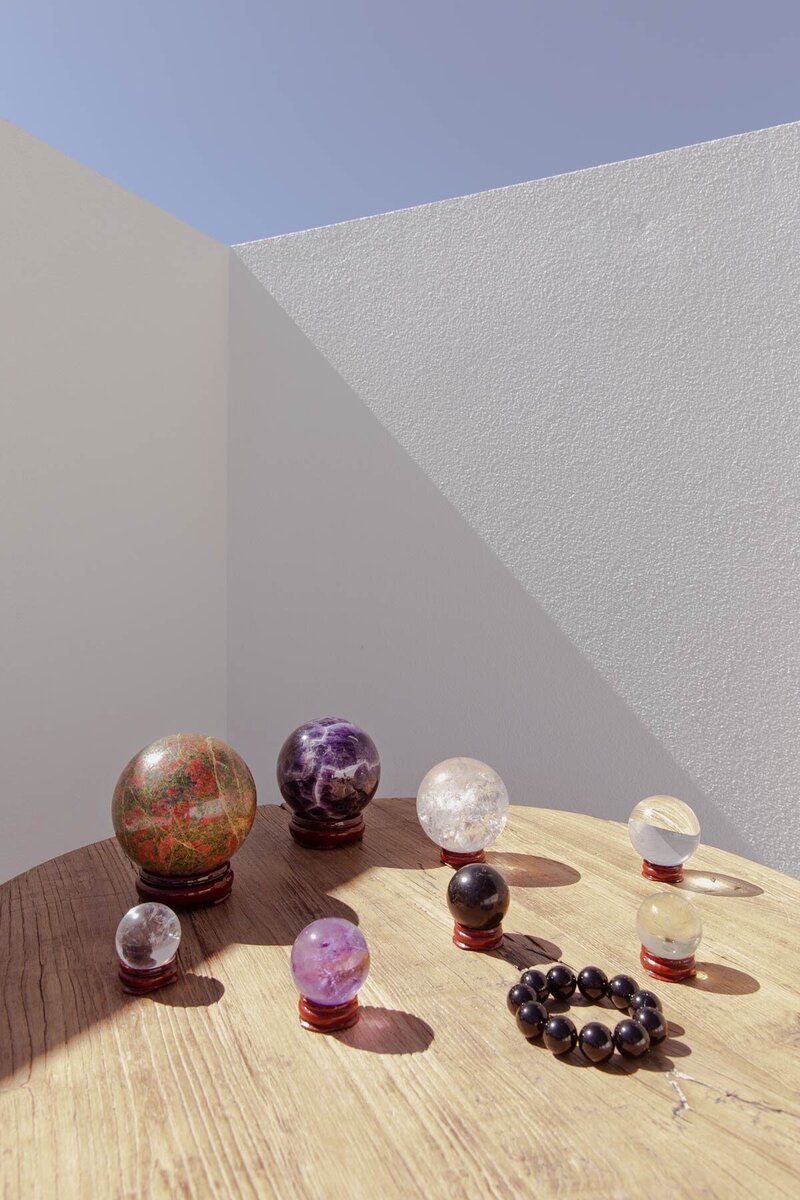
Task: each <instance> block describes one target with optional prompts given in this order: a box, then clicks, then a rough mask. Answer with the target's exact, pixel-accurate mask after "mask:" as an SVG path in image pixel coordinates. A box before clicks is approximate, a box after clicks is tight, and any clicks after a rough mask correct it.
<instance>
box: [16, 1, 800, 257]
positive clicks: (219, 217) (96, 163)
mask: <svg viewBox="0 0 800 1200" xmlns="http://www.w3.org/2000/svg"><path fill="white" fill-rule="evenodd" d="M0 113H2V115H3V116H5V117H7V118H8V119H9V120H11V121H14V122H15V123H16V124H18V125H21V126H22V127H23V128H25V129H28V130H29V131H30V132H31V133H35V134H36V135H37V136H39V137H41V138H43V139H44V140H45V141H47V142H49V143H50V144H51V145H53V146H56V147H58V148H59V149H60V150H63V151H65V152H66V153H67V154H70V155H72V156H73V157H74V158H77V159H79V160H80V161H81V162H84V163H86V164H88V165H89V166H91V167H94V168H95V169H96V170H98V171H100V172H101V173H102V174H104V175H107V176H108V177H109V178H111V179H114V180H116V181H117V182H118V183H121V184H123V185H124V186H125V187H128V188H130V189H131V190H132V191H134V192H137V193H138V194H139V195H141V196H145V197H146V198H147V199H149V200H152V201H153V202H154V203H156V204H159V205H161V206H162V207H163V208H166V209H168V210H169V211H170V212H172V213H174V214H176V215H177V216H179V217H182V218H183V219H184V220H186V221H188V222H189V223H190V224H192V225H194V226H196V227H197V228H198V229H202V230H204V231H205V232H207V233H210V234H212V235H214V236H215V237H217V238H219V239H220V240H222V241H224V242H242V241H247V240H251V239H254V238H258V237H266V236H269V235H272V234H277V233H285V232H288V231H291V230H296V229H306V228H309V227H311V226H314V225H327V224H331V223H332V222H336V221H343V220H347V219H349V218H351V217H360V216H367V215H369V214H371V213H376V212H384V211H387V210H391V209H397V208H405V207H407V206H409V205H413V204H421V203H424V202H426V201H429V200H439V199H443V198H445V197H448V196H457V195H462V194H464V193H469V192H477V191H482V190H483V189H485V188H491V187H498V186H502V185H504V184H509V183H517V182H520V181H522V180H526V179H536V178H540V177H542V176H546V175H554V174H558V173H560V172H562V171H572V170H575V169H577V168H580V167H588V166H594V165H596V164H597V163H604V162H613V161H615V160H617V159H622V158H630V157H634V156H636V155H641V154H650V153H653V152H655V151H658V150H666V149H670V148H672V147H675V146H682V145H687V144H689V143H692V142H699V141H706V140H708V139H710V138H716V137H724V136H726V135H728V134H731V133H740V132H743V131H745V130H750V129H760V128H763V127H765V126H767V125H776V124H780V123H781V122H784V121H792V120H796V119H798V118H800V3H798V0H780V2H778V0H759V2H758V3H756V2H755V0H746V2H745V0H692V2H690V0H638V2H634V0H608V2H604V0H596V2H594V3H592V2H590V0H546V2H539V0H403V2H400V0H329V2H327V3H326V2H323V0H217V2H216V3H212V2H210V0H138V2H137V3H135V4H134V3H130V2H128V3H123V2H121V0H0ZM0 169H2V164H0Z"/></svg>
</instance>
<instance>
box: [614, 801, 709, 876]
mask: <svg viewBox="0 0 800 1200" xmlns="http://www.w3.org/2000/svg"><path fill="white" fill-rule="evenodd" d="M628 835H629V837H630V839H631V843H632V844H633V848H634V850H636V852H637V853H638V854H641V856H642V858H643V859H644V860H645V862H648V863H653V864H654V865H656V866H661V867H679V866H681V865H682V864H683V863H685V862H686V860H687V858H689V857H690V856H691V855H692V854H694V852H695V850H696V849H697V846H698V844H699V842H700V822H699V821H698V819H697V816H696V814H695V812H694V810H693V809H691V808H690V807H689V805H688V804H684V802H683V800H679V799H678V798H677V796H648V798H647V799H646V800H640V801H639V803H638V804H637V805H636V807H635V808H634V810H633V812H632V813H631V815H630V818H629V820H628Z"/></svg>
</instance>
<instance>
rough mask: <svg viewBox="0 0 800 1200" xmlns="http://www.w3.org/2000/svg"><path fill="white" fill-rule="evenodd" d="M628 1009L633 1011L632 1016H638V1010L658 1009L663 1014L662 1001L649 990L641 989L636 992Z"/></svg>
mask: <svg viewBox="0 0 800 1200" xmlns="http://www.w3.org/2000/svg"><path fill="white" fill-rule="evenodd" d="M628 1007H629V1008H630V1010H631V1016H632V1017H635V1016H636V1010H637V1008H657V1009H658V1011H659V1012H661V1001H660V1000H659V998H658V996H657V995H656V994H655V992H651V991H650V990H649V989H648V988H639V990H638V992H634V993H633V995H632V996H631V998H630V1003H629V1004H628Z"/></svg>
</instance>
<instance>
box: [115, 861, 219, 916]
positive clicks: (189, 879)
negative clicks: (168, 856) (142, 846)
mask: <svg viewBox="0 0 800 1200" xmlns="http://www.w3.org/2000/svg"><path fill="white" fill-rule="evenodd" d="M232 887H233V871H232V870H231V864H230V863H229V862H224V863H222V864H221V865H220V866H219V867H215V869H214V870H213V871H209V872H207V873H206V874H205V875H154V874H153V873H152V872H151V871H145V870H144V868H143V867H141V868H140V869H139V878H138V879H137V880H136V891H137V892H138V893H139V898H140V899H141V900H156V901H158V903H159V904H166V905H167V906H168V907H169V908H197V907H198V906H200V905H203V904H221V903H222V901H223V900H227V899H228V896H230V894H231V888H232Z"/></svg>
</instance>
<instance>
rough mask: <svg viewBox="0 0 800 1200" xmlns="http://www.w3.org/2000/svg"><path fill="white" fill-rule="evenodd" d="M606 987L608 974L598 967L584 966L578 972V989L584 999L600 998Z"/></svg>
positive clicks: (603, 994)
mask: <svg viewBox="0 0 800 1200" xmlns="http://www.w3.org/2000/svg"><path fill="white" fill-rule="evenodd" d="M607 987H608V976H607V975H606V973H605V971H601V970H600V968H599V967H584V968H583V970H582V971H581V972H580V973H579V974H578V991H579V992H580V994H581V995H582V996H583V997H584V999H586V1000H594V1001H597V1000H602V999H603V997H604V996H605V995H606V988H607ZM610 1036H611V1035H610V1034H609V1037H610Z"/></svg>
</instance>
